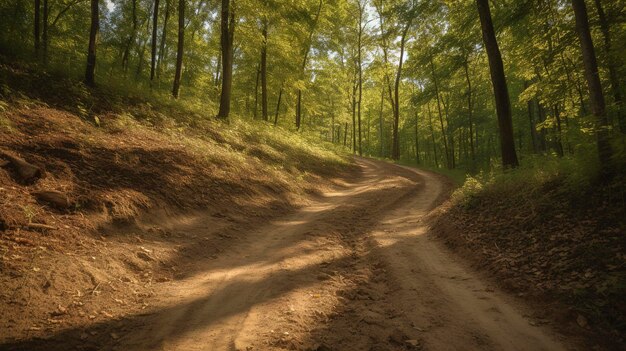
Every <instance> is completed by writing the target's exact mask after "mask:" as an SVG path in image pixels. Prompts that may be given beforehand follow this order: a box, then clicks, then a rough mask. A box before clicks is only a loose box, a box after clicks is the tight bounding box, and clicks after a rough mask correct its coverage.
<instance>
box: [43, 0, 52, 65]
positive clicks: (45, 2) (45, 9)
mask: <svg viewBox="0 0 626 351" xmlns="http://www.w3.org/2000/svg"><path fill="white" fill-rule="evenodd" d="M49 11H50V6H48V0H43V18H42V25H43V31H42V33H41V40H42V42H43V64H44V65H47V64H48V42H49V40H48V14H49Z"/></svg>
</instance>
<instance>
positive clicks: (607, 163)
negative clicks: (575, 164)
mask: <svg viewBox="0 0 626 351" xmlns="http://www.w3.org/2000/svg"><path fill="white" fill-rule="evenodd" d="M572 7H573V8H574V15H575V17H576V30H577V31H578V37H579V40H580V48H581V51H582V57H583V63H584V65H585V77H586V79H587V87H588V88H589V100H590V101H591V111H592V112H593V115H594V116H595V118H596V122H595V129H596V138H597V143H598V155H599V158H600V167H601V174H602V176H603V177H608V176H610V175H611V173H612V169H611V157H612V154H613V152H612V150H611V144H610V141H609V130H608V126H609V124H608V120H607V116H606V109H605V104H604V94H603V92H602V84H601V83H600V75H599V74H598V62H597V60H596V53H595V49H594V47H593V41H592V40H591V32H590V31H589V19H588V17H587V7H586V6H585V1H584V0H572Z"/></svg>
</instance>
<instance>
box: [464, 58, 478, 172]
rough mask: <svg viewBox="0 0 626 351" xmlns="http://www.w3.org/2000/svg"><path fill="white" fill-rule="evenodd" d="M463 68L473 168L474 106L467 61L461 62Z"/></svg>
mask: <svg viewBox="0 0 626 351" xmlns="http://www.w3.org/2000/svg"><path fill="white" fill-rule="evenodd" d="M463 67H464V68H465V80H466V81H467V110H468V112H467V119H468V121H467V122H468V124H469V144H470V155H471V157H472V168H473V167H474V162H475V161H476V151H475V150H474V131H473V128H474V121H473V113H474V106H473V100H472V96H473V94H472V81H471V79H470V74H469V62H467V59H465V60H464V61H463Z"/></svg>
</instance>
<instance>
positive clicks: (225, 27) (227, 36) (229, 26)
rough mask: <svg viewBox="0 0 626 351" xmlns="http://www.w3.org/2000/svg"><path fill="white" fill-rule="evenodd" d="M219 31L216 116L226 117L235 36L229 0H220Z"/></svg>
mask: <svg viewBox="0 0 626 351" xmlns="http://www.w3.org/2000/svg"><path fill="white" fill-rule="evenodd" d="M221 31H222V35H221V46H222V92H221V95H220V109H219V112H218V113H217V118H220V119H228V116H229V114H230V96H231V92H232V85H233V39H234V36H235V12H234V11H231V8H230V0H222V18H221Z"/></svg>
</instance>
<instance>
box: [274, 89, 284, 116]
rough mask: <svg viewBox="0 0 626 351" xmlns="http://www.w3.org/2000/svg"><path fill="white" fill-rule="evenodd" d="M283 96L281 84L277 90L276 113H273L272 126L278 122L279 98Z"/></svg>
mask: <svg viewBox="0 0 626 351" xmlns="http://www.w3.org/2000/svg"><path fill="white" fill-rule="evenodd" d="M282 97H283V85H282V84H281V85H280V90H279V91H278V102H277V103H276V114H274V126H276V125H277V124H278V112H279V111H280V100H281V99H282Z"/></svg>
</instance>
